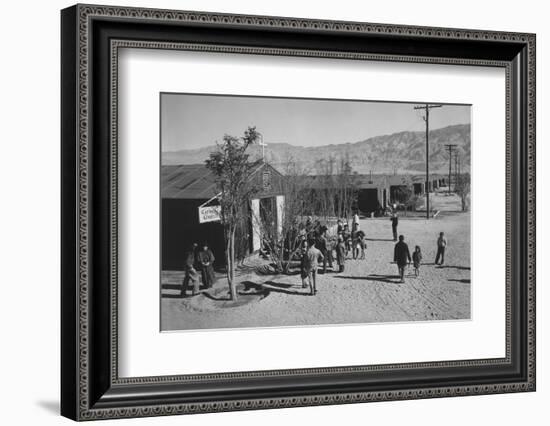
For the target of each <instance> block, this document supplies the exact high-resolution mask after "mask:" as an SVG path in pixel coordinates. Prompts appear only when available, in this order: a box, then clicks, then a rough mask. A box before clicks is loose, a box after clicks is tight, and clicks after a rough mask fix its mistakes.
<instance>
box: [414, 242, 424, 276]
mask: <svg viewBox="0 0 550 426" xmlns="http://www.w3.org/2000/svg"><path fill="white" fill-rule="evenodd" d="M412 258H413V265H414V275H415V276H416V277H418V275H419V274H420V262H422V252H421V251H420V246H415V247H414V253H413V255H412Z"/></svg>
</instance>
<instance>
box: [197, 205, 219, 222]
mask: <svg viewBox="0 0 550 426" xmlns="http://www.w3.org/2000/svg"><path fill="white" fill-rule="evenodd" d="M221 213H222V210H221V206H206V207H202V206H201V207H199V223H206V222H219V221H220V220H221Z"/></svg>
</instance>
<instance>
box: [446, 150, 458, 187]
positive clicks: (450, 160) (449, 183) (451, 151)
mask: <svg viewBox="0 0 550 426" xmlns="http://www.w3.org/2000/svg"><path fill="white" fill-rule="evenodd" d="M445 146H446V147H447V149H448V150H449V182H447V189H448V192H449V195H451V164H452V158H453V150H454V149H455V148H456V144H446V145H445Z"/></svg>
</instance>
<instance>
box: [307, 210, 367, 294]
mask: <svg viewBox="0 0 550 426" xmlns="http://www.w3.org/2000/svg"><path fill="white" fill-rule="evenodd" d="M306 229H307V226H306ZM366 249H367V243H366V235H365V233H364V232H363V231H362V230H361V229H360V228H359V215H358V214H357V213H355V214H354V216H353V221H352V230H351V231H350V230H349V225H348V224H347V223H346V224H344V223H343V221H342V220H341V219H339V220H338V222H337V234H336V238H335V239H333V238H330V237H329V236H328V228H327V227H326V226H324V225H321V224H320V222H319V221H316V222H315V225H314V226H313V227H312V232H310V233H309V235H308V234H306V233H304V235H303V239H302V241H301V250H300V258H301V262H300V274H301V278H302V287H303V288H307V287H309V288H310V294H311V295H314V294H315V293H316V292H317V271H318V269H319V267H320V262H322V265H323V266H322V267H323V273H324V274H325V273H327V266H328V267H329V268H331V269H332V270H333V271H335V267H334V264H335V263H336V264H337V265H338V272H344V268H345V263H346V258H347V257H348V256H349V254H350V253H351V256H352V258H353V259H354V260H355V259H365V258H366V255H365V253H366ZM334 252H335V253H336V260H335V259H334V255H333V253H334Z"/></svg>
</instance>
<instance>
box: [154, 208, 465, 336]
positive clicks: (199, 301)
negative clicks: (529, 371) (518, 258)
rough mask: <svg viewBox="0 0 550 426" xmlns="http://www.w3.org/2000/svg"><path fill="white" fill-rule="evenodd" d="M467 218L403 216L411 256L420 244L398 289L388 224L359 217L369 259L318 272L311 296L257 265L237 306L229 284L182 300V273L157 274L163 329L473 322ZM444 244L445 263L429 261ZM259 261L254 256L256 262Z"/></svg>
mask: <svg viewBox="0 0 550 426" xmlns="http://www.w3.org/2000/svg"><path fill="white" fill-rule="evenodd" d="M469 221H470V215H469V214H467V213H441V214H440V215H439V216H438V217H437V218H436V219H432V220H429V221H427V220H426V219H420V218H406V217H401V218H400V222H399V228H398V231H399V233H400V234H404V235H405V241H406V242H407V243H408V244H409V248H410V250H411V252H412V250H413V249H414V246H415V245H420V247H421V248H422V254H423V258H424V259H423V265H422V266H421V268H420V276H419V277H418V278H416V277H414V274H413V269H412V267H411V268H410V269H409V270H408V272H407V275H406V278H405V283H404V284H400V283H399V282H398V281H399V279H398V276H397V267H396V265H395V264H393V263H391V261H392V260H393V247H394V242H393V241H392V240H391V223H390V221H389V219H386V218H384V219H382V218H380V219H377V218H375V219H364V220H362V221H361V228H362V229H363V230H364V231H365V232H366V234H367V238H368V239H369V240H368V249H367V258H366V260H348V261H347V262H346V269H345V271H344V272H343V273H333V272H332V271H330V272H328V273H327V274H325V275H323V274H319V275H318V282H317V288H318V293H317V295H316V296H309V295H308V290H307V289H302V287H301V280H300V277H299V275H258V274H256V273H255V272H254V268H253V266H254V260H250V262H252V263H251V264H249V267H248V268H244V270H241V271H240V272H239V277H238V279H239V282H240V283H241V285H240V287H239V288H240V290H241V291H243V292H248V293H250V294H248V295H242V296H240V297H239V301H238V303H236V304H235V303H234V302H231V301H228V300H227V282H226V281H225V280H224V279H223V277H222V276H221V275H220V279H219V280H218V282H217V283H216V286H215V287H214V288H213V289H210V290H208V292H205V293H203V294H201V295H198V296H195V297H187V298H180V297H179V287H178V285H179V284H180V283H181V281H182V279H183V273H182V272H175V271H164V272H163V274H162V288H163V289H162V300H161V321H162V323H161V329H162V330H185V329H205V328H238V327H277V326H297V325H319V324H343V323H369V322H393V321H426V320H448V319H469V318H470V302H471V300H470V222H469ZM440 231H444V232H445V234H446V236H447V238H448V242H449V246H448V248H447V253H446V259H445V265H444V266H443V267H439V266H435V265H434V264H433V262H434V259H435V253H436V239H437V236H438V234H439V232H440ZM257 261H258V260H257V259H256V262H257Z"/></svg>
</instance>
